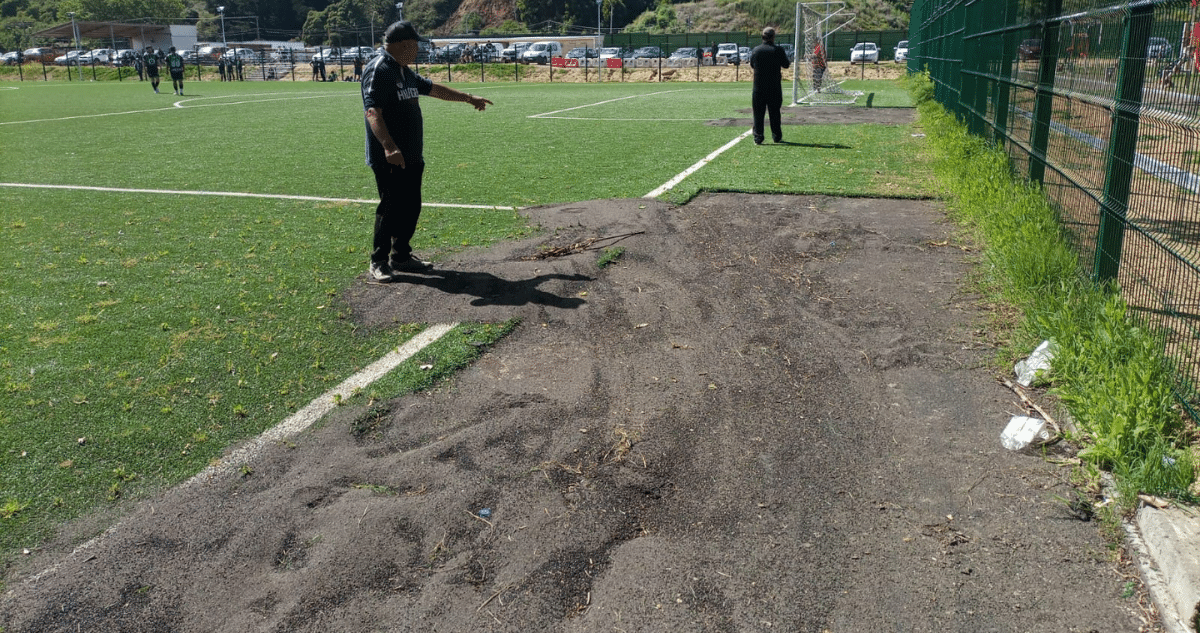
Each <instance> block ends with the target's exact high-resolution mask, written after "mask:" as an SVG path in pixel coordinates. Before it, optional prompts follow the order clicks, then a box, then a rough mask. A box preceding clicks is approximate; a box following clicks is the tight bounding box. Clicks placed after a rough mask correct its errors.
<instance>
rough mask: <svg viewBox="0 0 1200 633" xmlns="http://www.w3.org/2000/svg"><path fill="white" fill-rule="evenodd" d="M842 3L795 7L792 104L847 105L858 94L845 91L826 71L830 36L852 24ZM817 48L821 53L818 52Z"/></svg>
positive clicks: (799, 3)
mask: <svg viewBox="0 0 1200 633" xmlns="http://www.w3.org/2000/svg"><path fill="white" fill-rule="evenodd" d="M854 16H855V14H854V13H851V12H849V11H847V10H846V3H845V2H837V1H829V2H797V3H796V28H795V29H794V30H795V31H796V42H795V44H793V46H795V47H796V61H795V63H794V64H792V104H793V105H795V104H798V103H807V104H811V105H835V104H836V105H849V104H852V103H854V102H855V100H857V99H858V98H859V97H861V96H862V94H863V93H862V91H861V90H853V91H846V90H843V89H842V82H840V81H837V80H835V79H834V78H833V77H832V76H830V74H829V73H828V72H827V71H826V67H827V64H828V58H829V36H830V35H832V34H833V33H835V32H837V31H840V30H841V29H843V28H846V27H847V26H849V25H850V23H851V22H853V21H854ZM818 45H819V46H820V49H818V48H817V47H818Z"/></svg>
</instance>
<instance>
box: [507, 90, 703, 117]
mask: <svg viewBox="0 0 1200 633" xmlns="http://www.w3.org/2000/svg"><path fill="white" fill-rule="evenodd" d="M687 90H691V88H680V89H679V90H660V91H658V92H648V93H646V94H642V95H629V96H627V97H617V98H616V99H606V100H604V101H597V102H596V103H585V104H583V105H577V106H574V107H571V108H563V109H562V110H554V111H552V112H543V113H541V114H531V115H529V116H528V117H527V118H530V119H548V118H550V116H551V115H553V114H561V113H563V112H570V111H572V110H580V109H583V108H593V107H596V106H599V105H604V104H606V103H613V102H616V101H624V100H626V99H641V98H643V97H653V96H655V95H665V94H669V93H672V92H686V91H687Z"/></svg>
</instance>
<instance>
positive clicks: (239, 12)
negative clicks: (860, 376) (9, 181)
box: [0, 0, 911, 50]
mask: <svg viewBox="0 0 1200 633" xmlns="http://www.w3.org/2000/svg"><path fill="white" fill-rule="evenodd" d="M910 2H911V0H848V5H849V8H850V10H851V11H854V12H855V13H856V14H857V19H856V21H855V25H856V26H857V28H859V29H863V30H877V29H904V28H908V11H909V7H910ZM218 5H221V6H224V7H225V16H226V20H225V29H226V32H227V34H228V35H229V36H230V39H232V40H249V39H259V38H261V39H272V40H299V41H303V42H304V43H305V44H308V45H323V44H330V45H340V44H346V45H349V44H355V43H365V42H368V41H370V38H371V34H375V35H376V36H378V34H379V33H380V32H382V29H383V27H384V26H386V25H387V24H388V23H390V22H392V21H393V20H395V17H396V8H395V0H333V1H330V0H0V48H2V49H4V50H13V49H17V48H26V47H29V46H35V45H41V44H43V42H32V41H31V40H30V37H29V36H30V34H31V33H33V32H36V31H38V30H40V29H44V28H47V27H50V26H54V25H56V24H62V23H65V22H69V21H70V17H69V16H68V13H69V12H74V13H75V14H76V19H80V20H111V21H119V22H133V23H138V22H153V23H181V22H189V23H195V24H197V27H198V29H199V32H200V36H201V38H202V39H219V33H220V19H219V16H218V14H217V6H218ZM795 7H796V5H795V2H793V1H792V0H695V1H692V2H672V1H671V0H601V5H600V16H599V17H600V26H601V28H602V29H604V30H606V31H608V30H609V29H611V30H612V31H621V30H625V29H629V30H634V31H643V32H650V33H684V32H704V31H742V30H744V31H747V32H754V31H757V30H758V29H760V28H762V27H763V26H764V25H768V24H770V25H774V26H777V27H779V28H780V29H781V30H784V31H789V30H791V29H792V28H793V22H794V17H795V10H796V9H795ZM403 11H404V17H405V18H406V19H409V20H412V21H413V22H414V23H416V24H417V26H418V28H420V29H421V30H422V31H424V32H428V33H431V34H435V35H440V36H447V35H455V34H463V33H470V32H475V33H480V34H482V35H501V34H510V33H511V34H525V33H561V34H567V33H594V32H595V29H596V26H597V25H596V22H597V15H596V2H595V0H405V2H404V9H403Z"/></svg>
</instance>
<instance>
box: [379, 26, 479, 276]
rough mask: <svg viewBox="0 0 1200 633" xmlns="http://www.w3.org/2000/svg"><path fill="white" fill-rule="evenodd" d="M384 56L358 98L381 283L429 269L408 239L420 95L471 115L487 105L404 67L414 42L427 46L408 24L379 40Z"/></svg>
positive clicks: (416, 210) (419, 163)
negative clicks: (375, 195)
mask: <svg viewBox="0 0 1200 633" xmlns="http://www.w3.org/2000/svg"><path fill="white" fill-rule="evenodd" d="M383 41H384V47H383V53H382V54H379V55H376V56H375V57H374V58H373V59H371V61H370V63H368V64H367V67H366V68H365V69H364V70H363V79H362V98H363V110H364V111H365V114H366V127H367V165H368V166H370V167H371V171H373V172H374V173H375V185H376V187H377V188H378V190H379V206H377V207H376V208H375V233H374V239H373V241H372V248H371V264H370V268H369V270H368V274H369V275H370V278H371V279H374V280H376V281H381V282H389V281H393V280H394V277H395V275H396V273H401V272H406V273H419V272H426V271H428V270H430V269H431V268H433V264H430V263H429V262H426V261H421V260H420V259H417V258H416V257H414V256H413V254H412V245H411V244H410V241H411V240H412V236H413V233H415V232H416V229H417V220H418V219H419V218H420V216H421V177H422V175H423V174H424V172H425V159H424V156H423V154H422V152H423V149H424V142H425V140H424V135H425V131H424V119H423V118H422V116H421V106H420V104H419V103H418V102H417V101H418V100H417V98H418V97H419V96H420V95H428V96H430V97H433V98H435V99H441V100H443V101H461V102H465V103H469V104H471V106H472V107H474V108H475V109H476V110H480V111H482V110H484V109H485V108H487V106H489V105H491V104H492V102H491V101H488V100H487V99H484V98H482V97H476V96H474V95H470V94H467V93H465V92H460V91H458V90H455V89H454V88H450V87H448V86H444V85H442V84H435V83H433V82H432V81H430V80H429V79H426V78H425V77H422V76H420V75H418V74H417V73H416V72H415V71H414V70H412V69H411V68H410V67H409V65H410V64H412V63H413V62H414V61H416V59H417V42H419V41H425V42H428V41H429V40H428V39H427V38H424V37H421V36H420V35H418V34H417V29H416V28H415V27H413V25H412V24H411V23H409V22H396V23H394V24H392V25H391V26H389V27H388V28H387V31H385V32H384V35H383Z"/></svg>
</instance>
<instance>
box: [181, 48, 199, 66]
mask: <svg viewBox="0 0 1200 633" xmlns="http://www.w3.org/2000/svg"><path fill="white" fill-rule="evenodd" d="M179 56H180V57H182V58H183V63H185V64H191V65H193V66H194V65H196V64H199V63H200V54H199V53H197V52H196V51H183V52H182V53H180V54H179Z"/></svg>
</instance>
